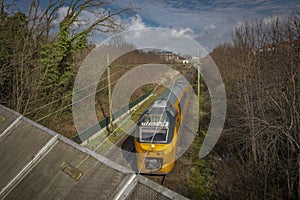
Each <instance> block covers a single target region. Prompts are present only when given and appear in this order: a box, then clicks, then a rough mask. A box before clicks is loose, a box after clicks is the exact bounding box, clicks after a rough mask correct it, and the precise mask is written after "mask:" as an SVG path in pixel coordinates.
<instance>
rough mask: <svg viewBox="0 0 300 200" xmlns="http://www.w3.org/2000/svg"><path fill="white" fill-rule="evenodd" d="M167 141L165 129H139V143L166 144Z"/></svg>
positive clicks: (166, 130)
mask: <svg viewBox="0 0 300 200" xmlns="http://www.w3.org/2000/svg"><path fill="white" fill-rule="evenodd" d="M167 139H168V129H166V128H156V127H153V128H152V127H151V128H145V127H143V128H141V130H140V141H141V142H150V143H166V142H167Z"/></svg>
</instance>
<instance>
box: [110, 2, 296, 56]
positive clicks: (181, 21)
mask: <svg viewBox="0 0 300 200" xmlns="http://www.w3.org/2000/svg"><path fill="white" fill-rule="evenodd" d="M129 4H130V5H132V6H134V7H138V8H140V9H139V10H137V11H136V12H134V13H133V14H132V15H130V16H126V17H124V16H123V18H122V19H123V20H124V23H125V24H126V28H127V29H135V28H142V27H163V28H171V29H175V30H177V31H179V32H182V33H185V34H187V35H189V36H191V37H192V38H193V39H195V40H196V41H197V42H199V43H200V44H201V45H202V46H203V47H205V48H206V49H207V50H209V51H211V50H212V49H213V48H214V47H216V46H217V45H218V44H221V43H224V42H230V41H231V38H232V33H233V30H234V28H235V27H237V26H239V25H240V24H241V23H242V22H243V21H244V20H245V19H248V20H255V19H262V20H263V21H264V22H265V23H270V22H271V21H272V19H273V18H274V17H276V16H279V17H287V16H289V15H290V14H291V13H292V12H293V10H296V9H297V10H298V11H300V1H299V0H297V1H296V0H287V1H284V0H281V1H279V0H257V1H243V0H240V1H239V0H207V1H204V0H181V1H180V0H151V1H150V0H148V1H142V0H129V1H128V0H127V1H122V0H118V1H116V2H115V3H114V4H113V6H114V7H118V8H124V7H126V6H127V5H129Z"/></svg>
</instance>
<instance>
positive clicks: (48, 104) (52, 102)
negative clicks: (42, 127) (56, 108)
mask: <svg viewBox="0 0 300 200" xmlns="http://www.w3.org/2000/svg"><path fill="white" fill-rule="evenodd" d="M125 70H126V69H125V68H124V69H122V70H120V71H118V72H116V73H114V74H112V75H111V76H114V75H116V74H119V73H121V72H123V71H125ZM106 79H107V77H105V78H103V79H102V80H106ZM98 83H99V81H97V82H94V83H92V84H90V85H88V86H85V87H83V88H81V89H79V90H76V91H74V92H73V93H72V94H68V95H66V96H63V97H62V98H59V99H56V100H54V101H51V102H49V103H47V104H44V105H43V106H41V107H39V108H36V109H33V110H31V111H29V112H27V113H25V114H24V115H25V116H26V115H27V116H28V115H29V114H32V113H33V112H36V111H38V110H40V109H42V108H45V107H47V106H50V105H52V104H54V103H56V102H59V101H61V100H63V99H66V98H68V97H70V96H72V95H73V94H74V93H75V94H77V93H79V92H81V91H83V90H86V89H87V88H89V87H92V86H94V85H97V84H98ZM114 83H115V82H114ZM105 87H107V86H104V88H105Z"/></svg>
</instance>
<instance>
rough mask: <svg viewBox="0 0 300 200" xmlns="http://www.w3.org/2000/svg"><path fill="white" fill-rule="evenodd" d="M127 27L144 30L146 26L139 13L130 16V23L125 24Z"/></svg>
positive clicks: (128, 28)
mask: <svg viewBox="0 0 300 200" xmlns="http://www.w3.org/2000/svg"><path fill="white" fill-rule="evenodd" d="M125 28H126V29H127V30H129V31H131V30H143V29H145V28H146V26H145V23H144V22H143V20H142V18H141V17H140V16H139V15H135V16H133V17H131V18H130V20H129V23H128V24H126V25H125Z"/></svg>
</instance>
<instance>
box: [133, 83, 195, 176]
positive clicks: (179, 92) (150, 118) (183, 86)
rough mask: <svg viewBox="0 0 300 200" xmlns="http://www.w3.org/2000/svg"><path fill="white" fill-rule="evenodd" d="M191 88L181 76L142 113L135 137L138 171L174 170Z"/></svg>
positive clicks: (158, 171)
mask: <svg viewBox="0 0 300 200" xmlns="http://www.w3.org/2000/svg"><path fill="white" fill-rule="evenodd" d="M191 90H192V87H191V85H190V84H189V82H188V81H187V80H186V79H185V78H183V77H182V78H180V79H178V80H176V81H175V83H174V84H173V85H172V87H171V88H170V89H167V90H166V91H165V92H164V93H163V94H162V95H161V96H159V97H158V98H157V99H156V100H155V102H154V103H153V104H152V105H151V106H150V107H149V108H148V109H147V110H146V111H145V112H144V113H143V114H142V115H141V117H140V120H139V123H138V126H137V127H138V128H137V130H136V133H135V138H134V144H135V150H136V159H137V170H138V172H139V173H145V174H167V173H168V172H170V171H171V170H172V169H173V167H174V163H175V159H176V150H177V145H178V144H179V139H180V125H181V123H182V121H183V118H184V115H185V112H186V110H187V106H188V100H189V95H190V92H191Z"/></svg>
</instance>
